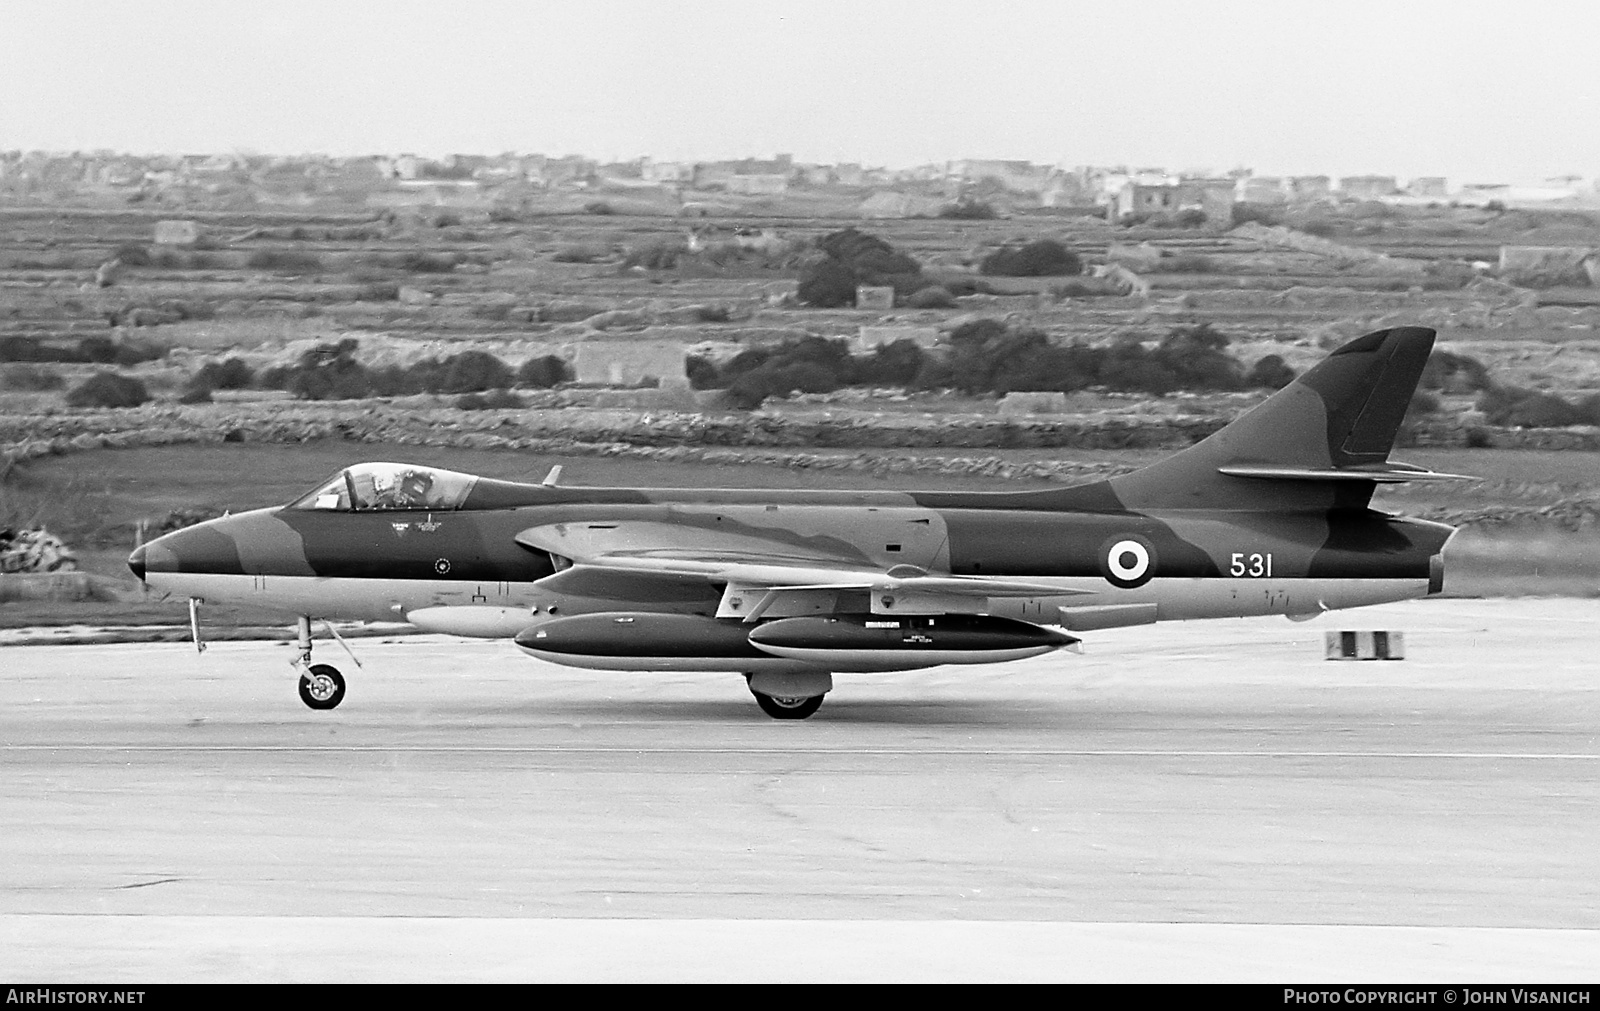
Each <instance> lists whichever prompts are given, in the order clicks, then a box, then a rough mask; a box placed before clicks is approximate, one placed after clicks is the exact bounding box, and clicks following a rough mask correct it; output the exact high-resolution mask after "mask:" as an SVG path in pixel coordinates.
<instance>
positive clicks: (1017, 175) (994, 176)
mask: <svg viewBox="0 0 1600 1011" xmlns="http://www.w3.org/2000/svg"><path fill="white" fill-rule="evenodd" d="M1050 173H1051V169H1050V166H1048V165H1035V164H1034V163H1033V162H1030V161H1008V160H1003V159H998V158H964V159H961V160H959V161H953V162H951V163H950V164H949V165H947V166H946V167H945V177H946V178H948V179H953V180H957V181H960V182H964V183H977V182H984V181H986V180H987V181H990V182H996V183H999V184H1000V185H1001V186H1003V187H1005V188H1006V189H1008V190H1011V191H1012V192H1014V193H1042V192H1044V189H1045V186H1046V184H1047V183H1048V182H1049V180H1050Z"/></svg>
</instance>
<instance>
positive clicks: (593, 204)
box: [583, 200, 617, 214]
mask: <svg viewBox="0 0 1600 1011" xmlns="http://www.w3.org/2000/svg"><path fill="white" fill-rule="evenodd" d="M583 213H585V214H615V213H617V209H616V208H615V207H612V206H611V205H610V204H608V203H606V202H605V201H604V200H591V201H589V202H588V203H586V204H584V205H583Z"/></svg>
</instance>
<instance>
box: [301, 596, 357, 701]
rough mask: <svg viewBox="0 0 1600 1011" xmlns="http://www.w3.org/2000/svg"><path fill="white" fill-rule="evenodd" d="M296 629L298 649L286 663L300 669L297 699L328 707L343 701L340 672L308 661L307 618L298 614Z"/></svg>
mask: <svg viewBox="0 0 1600 1011" xmlns="http://www.w3.org/2000/svg"><path fill="white" fill-rule="evenodd" d="M298 632H299V635H298V636H297V638H296V639H295V647H296V649H297V650H298V652H297V653H296V655H295V658H294V659H293V660H290V661H289V665H290V666H291V667H295V668H297V669H298V670H299V671H300V701H301V702H304V703H305V704H306V705H307V706H309V707H311V708H312V709H332V708H334V707H335V706H337V705H338V704H339V703H341V702H343V701H344V675H343V674H340V673H339V668H337V667H334V666H332V665H330V664H325V663H312V662H311V619H310V618H309V617H306V616H302V617H301V618H300V619H299V620H298ZM346 648H348V647H346Z"/></svg>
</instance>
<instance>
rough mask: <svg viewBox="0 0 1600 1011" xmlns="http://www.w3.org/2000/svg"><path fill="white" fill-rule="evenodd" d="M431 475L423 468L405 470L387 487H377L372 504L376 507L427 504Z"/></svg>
mask: <svg viewBox="0 0 1600 1011" xmlns="http://www.w3.org/2000/svg"><path fill="white" fill-rule="evenodd" d="M432 491H433V475H432V474H430V473H428V472H427V471H425V470H407V471H403V472H401V473H400V474H399V476H398V477H396V478H394V479H393V480H392V482H391V483H390V484H389V485H388V486H387V487H380V488H379V489H378V494H377V497H376V498H375V499H374V500H373V505H374V507H375V508H378V509H420V508H423V507H425V506H427V505H428V504H429V496H430V495H431V493H432Z"/></svg>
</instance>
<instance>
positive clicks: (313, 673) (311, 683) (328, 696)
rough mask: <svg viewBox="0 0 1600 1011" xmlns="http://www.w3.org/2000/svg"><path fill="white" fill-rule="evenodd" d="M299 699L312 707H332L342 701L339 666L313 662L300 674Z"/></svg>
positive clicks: (342, 693) (342, 685) (342, 680)
mask: <svg viewBox="0 0 1600 1011" xmlns="http://www.w3.org/2000/svg"><path fill="white" fill-rule="evenodd" d="M300 701H301V702H304V703H305V704H306V705H308V706H310V707H311V708H312V709H332V708H334V707H335V706H337V705H338V704H339V703H341V702H343V701H344V675H343V674H340V673H339V668H337V667H330V666H328V665H327V664H325V663H314V664H312V665H311V666H310V667H309V668H307V669H306V672H305V673H304V674H302V675H300Z"/></svg>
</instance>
